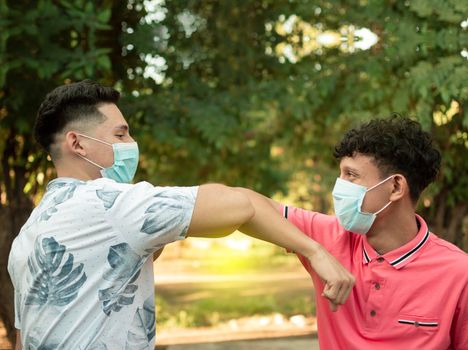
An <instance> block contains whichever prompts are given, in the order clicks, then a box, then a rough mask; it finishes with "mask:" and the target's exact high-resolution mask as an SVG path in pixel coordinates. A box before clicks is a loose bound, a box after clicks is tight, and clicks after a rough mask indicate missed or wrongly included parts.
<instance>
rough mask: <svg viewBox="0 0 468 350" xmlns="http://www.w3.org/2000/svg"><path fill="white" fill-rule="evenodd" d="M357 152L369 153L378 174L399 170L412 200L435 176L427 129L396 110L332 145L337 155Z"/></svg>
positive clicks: (435, 160) (435, 158) (434, 155)
mask: <svg viewBox="0 0 468 350" xmlns="http://www.w3.org/2000/svg"><path fill="white" fill-rule="evenodd" d="M357 153H360V154H363V155H367V156H371V157H372V158H373V160H374V162H375V164H376V166H377V167H378V168H379V171H380V173H381V176H382V177H386V176H390V175H391V174H392V173H395V172H398V173H401V174H403V175H404V176H405V178H406V181H408V185H409V188H410V196H411V199H412V200H413V201H414V202H416V201H417V200H418V198H419V196H420V194H421V192H422V191H423V190H424V189H425V188H426V187H427V186H428V185H429V184H430V183H431V182H432V181H434V180H435V178H436V176H437V174H438V172H439V168H440V162H441V156H440V152H439V151H438V150H437V149H436V148H435V147H434V146H433V142H432V138H431V136H430V135H429V133H427V132H425V131H423V130H422V128H421V125H420V124H419V123H418V122H416V121H414V120H411V119H409V118H406V117H402V116H400V115H398V114H393V115H392V116H390V117H388V118H377V119H373V120H371V121H370V122H367V123H365V124H363V125H361V126H360V127H359V128H355V129H351V130H349V131H348V132H347V133H346V134H345V135H344V137H343V139H342V140H341V141H340V142H339V143H338V144H337V145H336V147H335V152H334V156H335V157H336V158H338V159H341V158H343V157H352V156H354V155H355V154H357Z"/></svg>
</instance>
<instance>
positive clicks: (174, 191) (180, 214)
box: [97, 182, 198, 254]
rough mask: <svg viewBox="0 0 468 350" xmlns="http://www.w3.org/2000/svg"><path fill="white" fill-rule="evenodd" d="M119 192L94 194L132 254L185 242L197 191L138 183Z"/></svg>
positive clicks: (117, 188) (150, 251)
mask: <svg viewBox="0 0 468 350" xmlns="http://www.w3.org/2000/svg"><path fill="white" fill-rule="evenodd" d="M120 188H121V190H119V187H116V188H114V189H112V190H111V192H112V191H113V193H107V194H106V193H99V191H97V192H98V193H97V195H98V197H102V198H104V200H107V202H108V203H107V207H108V208H107V211H106V212H107V217H108V220H109V221H110V223H111V225H113V226H114V229H115V230H117V231H119V232H120V234H121V235H122V237H123V239H124V240H125V241H126V242H127V243H129V244H130V245H131V246H132V247H133V249H134V250H136V251H137V252H139V253H141V254H149V253H152V252H154V251H156V250H158V249H160V248H162V247H163V246H164V245H166V244H168V243H171V242H174V241H177V240H182V239H184V238H185V236H186V234H187V230H188V228H189V225H190V221H191V219H192V213H193V209H194V206H195V200H196V197H197V192H198V187H155V186H153V185H151V184H149V183H148V182H140V183H138V184H135V185H124V186H121V187H120ZM106 190H107V189H103V191H106ZM106 197H107V198H106ZM102 198H101V199H102ZM105 207H106V204H105Z"/></svg>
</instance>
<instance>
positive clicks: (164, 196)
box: [140, 191, 193, 236]
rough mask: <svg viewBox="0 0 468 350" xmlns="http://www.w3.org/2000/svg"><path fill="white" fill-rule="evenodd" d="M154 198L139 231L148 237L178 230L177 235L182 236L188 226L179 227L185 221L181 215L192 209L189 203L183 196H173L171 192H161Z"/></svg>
mask: <svg viewBox="0 0 468 350" xmlns="http://www.w3.org/2000/svg"><path fill="white" fill-rule="evenodd" d="M154 197H155V198H156V199H155V201H154V203H153V204H151V205H150V206H149V207H148V208H147V209H146V211H145V215H146V218H145V221H144V222H143V225H142V227H141V229H140V231H141V232H144V233H146V234H149V235H150V234H155V233H158V232H163V233H165V232H169V231H172V230H175V229H178V230H180V231H181V232H180V234H179V235H180V236H184V235H185V234H186V233H187V229H188V224H186V225H185V226H184V227H181V225H182V223H183V222H185V221H186V218H185V216H184V215H183V214H185V213H189V212H190V210H191V209H192V207H193V206H192V204H191V202H190V201H189V200H188V199H187V198H186V197H184V196H183V195H177V194H175V195H174V193H173V191H172V193H171V192H170V191H161V192H160V193H158V194H157V195H155V196H154Z"/></svg>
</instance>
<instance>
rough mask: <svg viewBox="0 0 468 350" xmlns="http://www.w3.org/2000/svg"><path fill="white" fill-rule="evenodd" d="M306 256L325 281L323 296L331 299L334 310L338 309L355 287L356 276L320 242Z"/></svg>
mask: <svg viewBox="0 0 468 350" xmlns="http://www.w3.org/2000/svg"><path fill="white" fill-rule="evenodd" d="M306 257H307V259H308V260H309V261H310V265H311V267H312V269H313V270H314V271H315V273H317V275H318V276H319V277H320V278H321V279H322V281H323V282H324V283H325V288H324V289H323V291H322V296H323V297H325V298H327V299H328V300H329V301H330V308H331V309H332V311H333V312H335V311H337V310H338V307H339V306H340V305H343V304H344V303H345V301H346V299H347V298H348V296H349V293H351V290H352V289H353V286H354V283H355V279H354V276H353V275H352V274H351V273H350V272H348V270H346V269H345V268H344V267H343V265H341V264H340V263H339V262H338V260H336V258H335V257H333V256H332V255H331V254H330V253H329V252H328V251H326V250H325V248H323V247H322V246H321V245H319V244H317V248H316V250H315V251H314V253H313V254H311V255H309V256H306Z"/></svg>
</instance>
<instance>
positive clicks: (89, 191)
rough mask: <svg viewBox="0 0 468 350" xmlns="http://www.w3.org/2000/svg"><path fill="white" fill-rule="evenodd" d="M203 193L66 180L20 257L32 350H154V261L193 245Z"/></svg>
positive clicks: (43, 208) (14, 274) (24, 324)
mask: <svg viewBox="0 0 468 350" xmlns="http://www.w3.org/2000/svg"><path fill="white" fill-rule="evenodd" d="M197 190H198V188H197V187H154V186H153V185H151V184H149V183H147V182H139V183H137V184H135V185H130V184H120V183H117V182H115V181H113V180H109V179H105V178H101V179H97V180H93V181H87V182H84V181H79V180H76V179H71V178H58V179H55V180H53V181H51V182H50V183H49V184H48V186H47V191H46V193H45V195H44V197H43V199H42V201H41V202H40V204H39V205H38V206H37V207H36V208H35V209H34V211H33V212H32V214H31V216H30V217H29V219H28V221H27V222H26V224H25V225H24V226H23V228H22V229H21V232H20V233H19V235H18V237H16V239H15V240H14V242H13V245H12V249H11V252H10V257H9V262H8V271H9V273H10V276H11V279H12V281H13V284H14V287H15V326H16V328H18V329H20V330H21V338H22V343H23V348H24V349H41V350H48V349H89V350H91V349H100V350H101V349H108V350H115V349H154V343H155V311H154V281H153V261H152V253H153V252H155V251H156V250H158V249H160V248H162V247H163V246H164V245H165V244H168V243H171V242H174V241H176V240H181V239H184V238H185V235H186V233H187V229H188V226H189V224H190V220H191V217H192V212H193V208H194V205H195V199H196V195H197Z"/></svg>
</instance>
